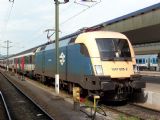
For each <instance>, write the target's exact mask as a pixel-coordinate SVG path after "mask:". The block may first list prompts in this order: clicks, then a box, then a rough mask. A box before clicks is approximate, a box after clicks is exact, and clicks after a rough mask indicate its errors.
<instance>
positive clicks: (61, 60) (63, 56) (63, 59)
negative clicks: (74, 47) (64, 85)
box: [59, 52, 65, 66]
mask: <svg viewBox="0 0 160 120" xmlns="http://www.w3.org/2000/svg"><path fill="white" fill-rule="evenodd" d="M59 58H60V60H59V62H60V63H61V66H63V64H64V62H65V55H64V53H63V52H61V55H60V56H59Z"/></svg>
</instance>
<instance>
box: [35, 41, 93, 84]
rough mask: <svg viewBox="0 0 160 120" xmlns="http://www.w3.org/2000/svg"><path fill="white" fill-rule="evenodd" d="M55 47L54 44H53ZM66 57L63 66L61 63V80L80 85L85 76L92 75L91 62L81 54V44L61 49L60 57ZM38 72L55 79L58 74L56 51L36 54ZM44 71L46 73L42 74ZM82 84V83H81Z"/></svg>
mask: <svg viewBox="0 0 160 120" xmlns="http://www.w3.org/2000/svg"><path fill="white" fill-rule="evenodd" d="M52 46H53V44H52ZM62 52H63V54H64V55H65V62H64V64H63V65H61V64H60V63H59V73H60V79H63V80H69V81H72V82H75V83H80V81H81V80H82V79H84V75H92V73H93V72H92V67H91V60H90V58H89V57H86V56H84V55H82V54H81V52H80V44H75V45H69V46H64V47H60V48H59V55H61V53H62ZM35 64H36V71H37V72H38V73H39V74H43V75H45V76H49V77H54V75H55V72H56V59H55V49H54V50H53V48H52V49H48V50H46V51H41V52H39V53H37V54H36V57H35ZM43 69H44V73H43V72H42V71H43ZM80 84H81V83H80Z"/></svg>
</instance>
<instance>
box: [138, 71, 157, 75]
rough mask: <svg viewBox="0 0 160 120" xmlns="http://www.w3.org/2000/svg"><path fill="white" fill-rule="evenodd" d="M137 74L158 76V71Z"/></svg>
mask: <svg viewBox="0 0 160 120" xmlns="http://www.w3.org/2000/svg"><path fill="white" fill-rule="evenodd" d="M137 74H140V75H145V76H160V71H138V72H137Z"/></svg>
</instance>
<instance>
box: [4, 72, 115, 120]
mask: <svg viewBox="0 0 160 120" xmlns="http://www.w3.org/2000/svg"><path fill="white" fill-rule="evenodd" d="M7 74H8V73H7ZM8 77H9V78H11V80H12V82H13V83H15V84H16V85H17V86H18V87H19V88H20V89H21V90H22V91H24V92H25V93H26V94H27V95H28V96H30V97H31V98H32V99H33V100H34V101H35V102H36V103H38V104H39V105H40V106H41V107H42V108H44V109H45V110H46V111H47V112H48V113H49V114H50V115H51V116H52V117H54V118H55V119H56V120H89V119H90V118H87V116H86V115H85V114H84V113H82V112H80V111H78V112H77V111H74V109H73V100H72V96H71V95H66V94H65V93H63V92H60V94H59V95H57V94H56V93H55V91H54V88H51V87H47V86H45V85H43V84H41V83H39V82H36V81H33V80H30V79H26V80H25V81H22V80H21V77H20V76H17V75H16V76H13V75H11V74H8ZM117 117H118V115H117V114H115V115H114V113H110V112H109V113H107V116H101V115H98V116H97V118H98V120H115V119H117Z"/></svg>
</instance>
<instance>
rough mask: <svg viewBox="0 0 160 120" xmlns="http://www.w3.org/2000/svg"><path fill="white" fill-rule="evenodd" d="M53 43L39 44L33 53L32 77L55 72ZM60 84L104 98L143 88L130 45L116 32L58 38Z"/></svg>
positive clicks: (47, 78) (122, 96)
mask: <svg viewBox="0 0 160 120" xmlns="http://www.w3.org/2000/svg"><path fill="white" fill-rule="evenodd" d="M55 52H56V51H55V43H54V42H53V43H51V44H48V45H43V46H41V47H39V48H38V49H37V51H36V53H35V70H34V74H35V76H36V77H39V78H41V80H42V81H53V82H54V76H55V74H56V56H55ZM59 52H60V53H59V62H60V63H59V74H60V86H61V87H67V88H68V89H69V90H70V91H72V87H73V86H80V87H81V89H82V91H83V92H85V93H86V92H87V93H89V94H98V95H100V96H102V97H104V96H106V97H107V98H108V99H111V100H115V101H119V100H126V99H128V96H129V95H131V94H133V92H136V91H140V90H141V89H142V88H145V82H142V81H141V79H140V76H139V75H137V74H135V73H134V67H135V66H136V61H135V55H134V51H133V47H132V45H131V43H130V41H129V40H128V38H127V37H126V36H125V35H123V34H121V33H117V32H109V31H93V32H84V33H83V32H78V33H75V34H72V35H68V36H65V37H63V38H61V39H60V42H59Z"/></svg>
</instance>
